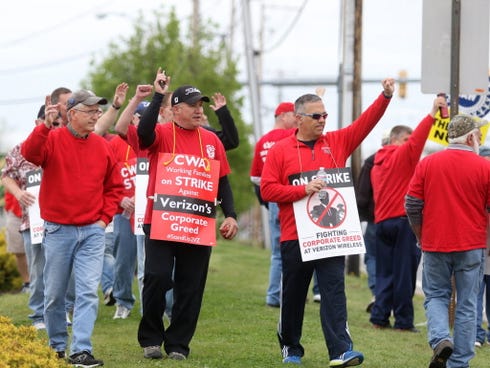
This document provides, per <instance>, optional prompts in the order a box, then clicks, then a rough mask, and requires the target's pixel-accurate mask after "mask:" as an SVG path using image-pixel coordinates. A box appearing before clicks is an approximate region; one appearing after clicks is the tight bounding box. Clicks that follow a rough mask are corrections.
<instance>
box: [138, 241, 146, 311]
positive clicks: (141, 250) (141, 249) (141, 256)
mask: <svg viewBox="0 0 490 368" xmlns="http://www.w3.org/2000/svg"><path fill="white" fill-rule="evenodd" d="M136 259H137V261H136V263H137V268H138V270H137V271H136V272H137V274H136V275H137V278H138V290H139V294H140V314H141V315H143V279H144V276H145V236H144V235H136Z"/></svg>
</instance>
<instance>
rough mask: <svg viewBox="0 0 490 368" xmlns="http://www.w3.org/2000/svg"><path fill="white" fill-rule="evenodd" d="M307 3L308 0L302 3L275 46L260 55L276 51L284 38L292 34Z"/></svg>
mask: <svg viewBox="0 0 490 368" xmlns="http://www.w3.org/2000/svg"><path fill="white" fill-rule="evenodd" d="M307 3H308V0H304V1H303V4H302V5H301V6H300V7H299V9H298V11H297V12H296V15H295V16H294V18H293V21H292V22H291V24H290V25H289V27H288V28H287V29H286V32H284V33H283V35H282V36H281V37H280V38H279V40H278V41H277V42H276V43H275V44H273V45H272V46H271V47H269V48H267V49H265V50H262V53H267V52H270V51H272V50H274V49H276V48H277V47H279V46H280V45H281V44H282V43H283V42H284V40H286V38H287V37H288V36H289V34H290V33H291V32H292V30H293V29H294V27H295V26H296V23H297V22H298V20H299V18H300V17H301V14H302V13H303V10H304V9H305V6H306V4H307Z"/></svg>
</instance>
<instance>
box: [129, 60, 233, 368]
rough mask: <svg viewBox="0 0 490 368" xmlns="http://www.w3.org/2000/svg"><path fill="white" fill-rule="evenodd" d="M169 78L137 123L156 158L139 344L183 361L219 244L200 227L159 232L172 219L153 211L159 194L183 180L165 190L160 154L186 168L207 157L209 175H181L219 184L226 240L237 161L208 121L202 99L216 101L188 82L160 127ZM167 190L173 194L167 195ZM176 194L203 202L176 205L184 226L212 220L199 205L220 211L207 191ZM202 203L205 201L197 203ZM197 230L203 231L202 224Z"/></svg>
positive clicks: (152, 354)
mask: <svg viewBox="0 0 490 368" xmlns="http://www.w3.org/2000/svg"><path fill="white" fill-rule="evenodd" d="M169 82H170V77H168V76H166V75H165V73H163V72H161V69H159V70H158V72H157V75H156V78H155V81H154V88H155V94H154V96H153V99H152V101H151V102H150V106H148V108H147V110H146V111H145V114H144V115H143V116H142V118H141V120H140V124H139V126H138V136H139V141H140V144H141V148H147V149H148V158H149V161H150V169H149V182H148V189H147V193H148V196H149V199H148V204H147V207H146V214H145V219H144V226H143V229H144V232H145V234H146V239H145V240H146V241H145V251H146V254H145V274H144V285H143V316H142V318H141V321H140V325H139V328H138V341H139V343H140V346H141V347H143V350H144V357H145V358H151V359H161V358H162V357H163V355H162V352H161V347H162V345H163V347H164V349H165V352H166V353H167V354H168V357H169V359H174V360H183V359H186V358H187V356H188V355H189V352H190V349H189V344H190V341H191V339H192V337H193V335H194V331H195V329H196V326H197V321H198V317H199V312H200V310H201V303H202V298H203V294H204V287H205V284H206V278H207V272H208V266H209V259H210V257H211V249H212V247H211V246H209V245H212V244H211V243H206V242H205V241H204V239H203V238H202V232H198V233H197V235H196V236H193V235H192V234H195V233H194V232H193V233H192V234H191V233H189V232H188V233H186V234H183V233H177V232H175V233H172V234H170V235H175V236H169V234H166V236H163V237H162V236H157V234H156V233H157V231H158V229H159V228H161V227H163V226H166V223H165V221H162V220H161V219H162V218H163V217H164V216H159V212H158V211H159V210H158V209H155V210H154V207H153V204H154V197H160V196H161V195H163V196H166V195H167V194H168V195H169V197H168V198H170V195H171V191H170V189H171V188H170V187H171V186H172V185H173V186H174V187H175V185H176V183H172V184H169V185H168V186H164V187H163V189H162V186H161V185H160V179H157V173H158V167H160V168H161V167H162V165H161V163H162V161H159V158H160V157H170V159H169V160H168V161H165V162H164V163H163V165H174V164H173V163H175V165H176V164H177V162H178V164H179V165H180V164H184V165H185V162H183V161H185V160H186V158H187V160H191V161H192V160H194V159H197V160H198V161H199V162H207V163H208V165H207V168H205V169H204V170H206V175H207V179H206V180H203V179H204V178H202V177H201V178H199V177H196V176H195V175H196V174H194V172H197V167H195V168H193V169H189V171H188V174H185V175H183V176H182V177H184V176H186V177H187V179H189V180H187V182H191V183H192V182H196V183H197V182H199V181H201V182H202V181H206V183H208V184H210V183H212V186H213V187H215V186H217V187H218V189H217V196H216V197H217V198H216V199H217V201H218V203H220V206H221V209H222V211H223V213H224V217H225V219H224V221H223V223H222V224H221V226H220V232H221V235H222V236H223V237H224V238H225V239H232V238H233V237H234V236H235V235H236V233H237V231H238V224H237V222H236V213H235V209H234V204H233V194H232V191H231V187H230V184H229V181H228V177H227V175H228V174H229V173H230V166H229V164H228V160H227V158H226V153H225V149H224V147H223V144H222V143H221V141H220V140H219V138H218V137H217V136H216V135H215V134H213V133H212V132H210V131H208V130H206V129H204V128H202V126H201V121H202V118H203V106H202V105H203V102H209V98H208V97H207V96H203V95H202V94H201V91H200V90H199V89H197V88H196V87H194V86H190V85H184V86H181V87H179V88H177V89H176V90H175V91H174V93H173V96H172V101H171V105H172V112H173V121H169V122H167V123H162V124H157V122H158V111H159V109H160V106H161V103H162V100H163V97H164V94H166V93H167V91H168V84H169ZM165 154H166V155H165ZM164 155H165V156H164ZM216 161H219V168H218V169H217V170H216V171H215V172H213V171H212V170H211V171H207V169H208V168H209V165H214V164H215V163H216ZM187 162H189V161H187ZM169 167H170V166H169ZM186 167H189V168H190V167H191V166H190V165H189V166H186ZM184 170H185V169H184ZM194 188H195V191H196V193H202V192H199V191H198V188H197V187H194ZM156 190H160V192H159V193H161V194H156ZM164 191H167V192H169V193H166V192H165V193H163V192H164ZM172 198H173V199H172V201H173V202H174V203H179V206H180V204H187V203H189V204H190V203H191V201H192V202H195V203H196V206H191V207H192V208H189V209H187V210H182V209H181V208H180V207H179V208H177V207H174V208H175V209H176V210H177V211H173V210H170V211H169V212H179V214H178V215H173V214H172V215H170V216H175V217H176V218H177V217H178V219H179V220H177V221H178V222H180V223H181V224H190V223H192V222H193V221H195V220H196V218H197V217H199V218H204V219H206V218H208V217H207V215H206V214H205V213H204V212H200V210H199V208H204V207H206V208H211V207H212V208H213V211H215V204H214V203H213V204H209V202H206V200H205V198H202V196H201V195H199V197H194V198H187V197H185V198H184V197H183V196H177V195H173V196H172ZM184 202H185V203H184ZM166 203H167V202H166ZM198 203H201V205H197V204H198ZM185 207H186V208H187V207H188V206H185ZM193 208H194V209H193ZM205 221H207V220H205ZM176 224H177V222H176V223H175V225H176ZM181 227H184V226H183V225H182V226H181ZM152 228H153V229H152ZM195 229H198V230H199V228H198V227H195ZM213 229H214V225H213ZM192 230H194V228H193V229H192ZM199 231H200V230H199ZM213 235H214V234H213ZM163 239H165V240H163ZM174 265H175V268H174ZM172 270H174V278H172ZM172 287H173V291H174V296H175V303H174V306H173V313H172V319H171V323H170V325H169V326H168V328H166V329H165V327H164V324H163V320H162V317H163V313H164V310H165V306H166V304H165V303H166V302H165V293H166V292H167V291H168V290H170V289H171V288H172Z"/></svg>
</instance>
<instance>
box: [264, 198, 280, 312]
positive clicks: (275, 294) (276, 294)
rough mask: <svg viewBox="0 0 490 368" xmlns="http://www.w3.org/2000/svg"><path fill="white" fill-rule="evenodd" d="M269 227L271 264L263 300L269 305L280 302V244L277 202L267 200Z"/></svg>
mask: <svg viewBox="0 0 490 368" xmlns="http://www.w3.org/2000/svg"><path fill="white" fill-rule="evenodd" d="M269 229H270V237H271V265H270V269H269V287H268V288H267V297H266V299H265V302H266V303H267V304H271V305H279V304H280V302H281V295H280V293H281V273H282V261H281V244H280V242H279V237H280V236H281V230H280V228H279V207H278V206H277V203H274V202H269Z"/></svg>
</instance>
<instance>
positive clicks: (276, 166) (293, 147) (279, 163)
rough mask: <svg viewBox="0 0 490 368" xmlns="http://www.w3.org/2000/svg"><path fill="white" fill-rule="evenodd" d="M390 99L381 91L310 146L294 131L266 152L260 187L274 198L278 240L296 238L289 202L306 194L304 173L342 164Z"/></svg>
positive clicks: (270, 198) (267, 195) (291, 206)
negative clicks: (348, 122)
mask: <svg viewBox="0 0 490 368" xmlns="http://www.w3.org/2000/svg"><path fill="white" fill-rule="evenodd" d="M389 102H390V99H388V98H386V97H384V95H383V94H380V96H379V97H378V98H377V99H376V100H375V101H374V103H373V104H371V106H369V107H368V108H367V109H366V111H364V112H363V113H362V114H361V115H360V116H359V118H357V119H356V120H355V121H354V122H353V123H352V124H351V125H349V126H347V127H345V128H343V129H340V130H336V131H333V132H328V133H326V134H324V135H322V136H321V137H320V138H319V139H318V140H317V141H316V142H315V145H314V147H313V150H312V149H310V147H308V146H307V145H305V144H304V143H302V142H300V141H298V140H297V138H296V134H293V135H291V136H290V137H287V138H284V139H283V140H281V141H279V142H277V143H276V144H275V145H274V146H273V147H272V148H271V149H270V150H269V152H268V153H267V160H266V161H265V165H264V170H263V171H262V178H261V185H260V191H261V194H262V197H263V198H264V200H266V201H270V202H277V204H278V206H279V221H280V224H281V241H286V240H296V239H298V232H297V228H296V222H295V218H294V210H293V202H296V201H298V200H300V199H302V198H304V197H305V196H306V192H305V186H306V183H305V176H306V173H309V174H308V176H311V172H315V173H316V172H317V171H318V169H319V168H320V167H324V168H336V167H345V162H346V160H347V158H348V157H349V156H350V155H351V154H352V152H353V151H354V150H355V149H356V147H357V146H358V145H359V144H360V143H361V142H362V140H363V139H364V138H365V137H366V136H367V135H368V134H369V132H370V131H371V130H372V129H373V128H374V126H375V125H376V123H377V122H378V121H379V119H381V117H382V116H383V114H384V112H385V110H386V107H387V106H388V104H389Z"/></svg>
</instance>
